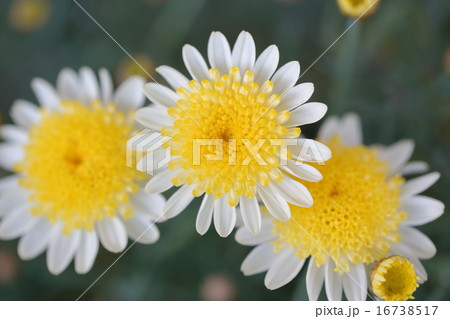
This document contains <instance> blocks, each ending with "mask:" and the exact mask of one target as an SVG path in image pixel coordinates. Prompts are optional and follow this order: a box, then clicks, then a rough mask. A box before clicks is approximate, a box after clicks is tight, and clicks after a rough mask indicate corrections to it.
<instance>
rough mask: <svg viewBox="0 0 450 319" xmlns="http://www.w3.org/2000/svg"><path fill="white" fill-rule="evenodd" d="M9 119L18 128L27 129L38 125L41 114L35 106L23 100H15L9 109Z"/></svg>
mask: <svg viewBox="0 0 450 319" xmlns="http://www.w3.org/2000/svg"><path fill="white" fill-rule="evenodd" d="M11 118H12V119H13V120H14V122H15V123H17V124H19V125H20V126H23V127H25V128H28V127H30V125H33V124H36V123H39V121H40V119H41V114H40V112H39V108H38V107H37V106H36V105H35V104H33V103H31V102H28V101H24V100H17V101H15V102H14V104H13V106H12V107H11Z"/></svg>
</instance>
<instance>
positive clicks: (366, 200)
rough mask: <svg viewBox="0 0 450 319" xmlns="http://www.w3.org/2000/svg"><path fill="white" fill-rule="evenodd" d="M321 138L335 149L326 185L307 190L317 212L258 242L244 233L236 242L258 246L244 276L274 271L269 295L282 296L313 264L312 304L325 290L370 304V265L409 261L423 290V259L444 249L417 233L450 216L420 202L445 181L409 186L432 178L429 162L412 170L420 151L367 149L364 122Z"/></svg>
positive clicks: (268, 231) (349, 118)
mask: <svg viewBox="0 0 450 319" xmlns="http://www.w3.org/2000/svg"><path fill="white" fill-rule="evenodd" d="M318 138H319V140H320V141H323V142H325V143H328V145H329V146H330V149H331V151H332V152H333V157H332V158H331V159H330V160H329V161H328V162H327V164H326V165H322V166H317V168H318V169H319V170H320V172H321V173H322V174H323V176H324V178H323V180H322V181H320V182H318V183H309V182H307V183H306V184H307V187H308V188H309V189H310V190H311V193H312V195H313V196H314V198H315V202H314V206H312V207H311V208H303V207H298V206H294V205H291V214H292V218H291V220H289V221H287V222H280V221H278V220H274V219H273V218H270V217H269V216H265V218H264V219H263V222H262V225H263V226H262V229H261V233H260V234H259V235H258V236H255V235H252V234H251V233H249V232H248V230H246V229H245V228H240V229H239V230H238V231H237V233H236V240H237V241H238V242H239V243H241V244H243V245H251V246H254V245H256V246H257V247H256V248H255V249H253V250H252V251H251V252H250V254H249V255H248V256H247V258H246V259H245V260H244V262H243V263H242V267H241V269H242V271H243V272H244V274H245V275H253V274H257V273H260V272H265V271H267V274H266V277H265V285H266V287H267V288H269V289H277V288H279V287H281V286H283V285H285V284H287V283H288V282H290V281H291V280H292V279H293V278H294V277H295V276H296V275H297V274H298V273H299V271H300V270H301V269H302V267H303V265H304V263H305V261H306V259H307V258H308V257H311V258H310V261H309V265H308V270H307V273H306V288H307V292H308V296H309V299H310V300H317V298H318V296H319V293H320V291H321V289H322V285H323V284H324V283H325V291H326V293H327V297H328V299H330V300H341V298H342V291H344V292H345V295H346V297H347V299H348V300H365V299H366V296H367V288H368V287H369V283H368V282H367V277H368V269H369V268H370V265H373V263H375V262H376V261H378V260H380V259H382V258H385V257H386V256H390V255H401V256H404V257H406V258H408V259H409V260H410V261H411V263H412V264H414V269H415V270H416V272H417V275H418V276H419V277H420V278H421V280H420V282H423V281H425V280H427V273H426V271H425V268H424V267H423V266H422V263H421V262H420V259H428V258H431V257H433V256H434V255H435V253H436V247H435V246H434V244H433V242H432V241H431V240H430V239H429V238H428V237H427V236H426V235H424V234H423V233H422V232H420V231H418V230H417V229H415V228H414V227H413V226H419V225H423V224H426V223H428V222H431V221H433V220H435V219H436V218H438V217H439V216H440V215H441V214H442V213H443V212H444V204H443V203H442V202H440V201H438V200H436V199H433V198H430V197H426V196H422V195H419V194H420V193H421V192H422V191H424V190H426V189H427V188H429V187H430V186H431V185H433V184H434V183H435V182H436V181H437V180H438V179H439V174H438V173H436V172H435V173H429V174H426V175H423V176H420V177H416V178H413V179H409V180H405V178H404V177H403V175H407V174H417V173H422V172H424V171H425V170H427V165H426V163H424V162H409V163H408V160H409V158H410V156H411V154H412V152H413V150H414V143H413V142H412V141H410V140H403V141H399V142H398V143H396V144H394V145H392V146H388V147H383V146H372V147H370V146H365V145H364V144H362V143H363V140H362V130H361V124H360V119H359V117H358V116H357V115H356V114H348V115H346V116H344V117H343V118H342V119H339V118H337V117H330V118H329V119H327V120H326V121H325V122H324V124H323V125H322V126H321V129H320V131H319V134H318ZM293 196H296V195H295V193H294V194H293Z"/></svg>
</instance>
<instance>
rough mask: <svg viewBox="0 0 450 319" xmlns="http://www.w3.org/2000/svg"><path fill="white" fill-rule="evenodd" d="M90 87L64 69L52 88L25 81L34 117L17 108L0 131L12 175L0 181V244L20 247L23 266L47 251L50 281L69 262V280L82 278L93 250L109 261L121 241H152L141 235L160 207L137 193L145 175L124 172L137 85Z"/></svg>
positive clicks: (1, 158)
mask: <svg viewBox="0 0 450 319" xmlns="http://www.w3.org/2000/svg"><path fill="white" fill-rule="evenodd" d="M99 78H100V81H97V79H96V76H95V74H94V72H93V71H92V70H91V69H89V68H86V67H83V68H81V70H80V72H79V74H77V73H76V72H75V71H73V70H71V69H63V70H62V71H61V72H60V73H59V75H58V79H57V84H56V88H54V87H53V86H52V85H50V84H49V83H48V82H47V81H45V80H43V79H39V78H36V79H33V81H32V82H31V87H32V89H33V91H34V93H35V95H36V97H37V99H38V102H39V105H40V106H41V107H38V106H36V105H34V104H33V103H30V102H27V101H23V100H18V101H16V102H15V103H14V105H13V106H12V110H11V117H12V119H13V120H14V121H15V123H16V125H3V126H1V127H0V135H1V138H2V139H3V140H4V141H5V142H3V143H1V144H0V165H1V166H2V167H3V168H5V169H7V170H10V171H13V172H15V173H16V174H15V175H12V176H10V177H6V178H3V179H1V180H0V217H1V222H0V238H1V239H4V240H9V239H14V238H18V237H20V240H19V245H18V253H19V256H20V257H21V258H22V259H23V260H28V259H32V258H35V257H36V256H38V255H39V254H41V253H42V252H44V251H47V265H48V269H49V271H50V272H51V273H52V274H55V275H57V274H59V273H61V272H62V271H64V270H65V269H66V268H67V266H68V265H69V264H70V262H71V261H72V259H75V270H76V272H77V273H80V274H83V273H86V272H88V271H89V270H90V269H91V267H92V265H93V263H94V260H95V257H96V255H97V252H98V248H99V241H100V243H101V244H102V245H103V246H104V247H105V248H106V249H107V250H109V251H110V252H115V253H117V252H121V251H123V250H124V249H125V247H126V245H127V237H130V238H132V239H133V240H135V239H139V240H138V242H140V243H145V244H150V243H153V242H155V241H157V240H158V238H159V232H158V229H157V227H156V226H152V227H150V225H152V224H153V223H154V221H155V220H157V219H158V218H159V216H160V215H161V214H162V210H163V207H164V205H165V203H166V201H165V199H164V198H163V197H162V196H161V195H151V196H149V195H148V194H144V193H143V192H140V191H139V189H140V184H142V183H143V182H144V180H145V179H146V175H145V174H143V173H140V172H138V171H136V170H134V169H132V168H129V167H127V166H126V165H125V159H126V156H125V151H126V147H125V146H126V141H127V139H128V138H129V137H130V135H131V133H132V130H133V126H134V125H135V122H134V113H135V110H136V109H137V108H139V107H141V106H142V105H143V103H144V100H145V98H144V95H143V93H142V87H143V85H144V80H143V79H142V78H140V77H131V78H129V79H128V80H126V81H125V82H123V83H122V84H121V85H120V86H119V87H118V89H117V90H116V91H115V92H113V85H112V80H111V77H110V75H109V73H108V72H107V71H106V70H104V69H103V70H100V72H99ZM148 227H150V228H149V229H148V231H147V232H145V234H142V233H143V232H144V231H145V230H146V229H147V228H148ZM141 234H142V236H141ZM140 236H141V237H140Z"/></svg>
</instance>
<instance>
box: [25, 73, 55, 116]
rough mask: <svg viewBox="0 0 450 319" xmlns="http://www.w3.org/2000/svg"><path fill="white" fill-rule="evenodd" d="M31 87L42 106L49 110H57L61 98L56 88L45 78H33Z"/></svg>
mask: <svg viewBox="0 0 450 319" xmlns="http://www.w3.org/2000/svg"><path fill="white" fill-rule="evenodd" d="M31 88H32V89H33V91H34V94H35V95H36V97H37V99H38V101H39V104H40V106H42V107H44V108H48V109H49V110H57V109H58V108H59V106H60V99H59V97H58V93H57V92H56V90H55V88H54V87H53V86H52V85H51V84H50V83H48V82H47V81H45V80H44V79H40V78H35V79H33V80H31Z"/></svg>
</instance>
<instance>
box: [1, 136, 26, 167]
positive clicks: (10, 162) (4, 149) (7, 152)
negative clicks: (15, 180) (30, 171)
mask: <svg viewBox="0 0 450 319" xmlns="http://www.w3.org/2000/svg"><path fill="white" fill-rule="evenodd" d="M23 157H24V150H23V147H22V146H20V145H18V144H10V143H1V144H0V166H1V167H3V168H4V169H6V170H8V171H13V170H14V165H15V164H17V163H19V162H21V161H22V160H23Z"/></svg>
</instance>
